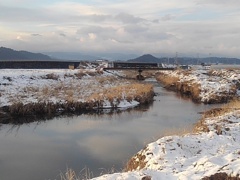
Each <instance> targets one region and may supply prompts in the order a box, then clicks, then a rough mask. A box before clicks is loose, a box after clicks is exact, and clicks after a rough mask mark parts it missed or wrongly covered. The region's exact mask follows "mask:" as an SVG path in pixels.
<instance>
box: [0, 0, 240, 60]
mask: <svg viewBox="0 0 240 180" xmlns="http://www.w3.org/2000/svg"><path fill="white" fill-rule="evenodd" d="M27 1H28V2H27V3H26V2H25V1H22V3H21V6H18V3H19V2H18V1H17V0H16V1H14V0H11V1H6V0H5V1H1V3H0V8H1V11H0V22H1V23H0V27H1V28H0V32H1V33H0V39H1V40H2V44H3V46H10V47H13V48H17V49H19V48H20V46H21V47H25V48H26V50H30V51H31V50H38V51H46V49H47V50H48V51H55V50H59V51H61V50H64V51H89V52H91V51H98V52H100V51H111V52H113V51H114V52H123V51H124V52H131V53H145V52H146V51H149V52H153V53H154V51H157V52H164V53H173V52H174V53H175V52H176V51H177V52H184V53H185V54H187V53H189V54H190V53H192V54H193V53H205V52H206V54H208V53H209V52H207V51H211V52H213V53H214V54H226V55H229V52H231V54H232V56H238V57H240V52H238V51H237V49H239V45H238V44H239V43H238V42H239V41H240V39H239V37H240V34H239V32H240V25H239V23H238V22H239V21H240V12H239V11H238V9H239V8H238V7H239V6H240V1H238V0H229V1H227V3H226V1H223V0H194V1H189V0H182V1H181V2H180V1H179V0H169V1H164V0H159V1H156V0H149V1H146V0H138V1H137V0H131V1H126V0H123V1H114V2H112V1H110V0H103V1H97V0H95V1H91V0H89V1H82V2H81V3H77V2H76V1H75V2H70V1H53V2H52V3H51V4H47V3H45V4H43V2H46V1H42V4H41V5H39V6H38V4H35V5H34V6H29V4H31V5H33V4H34V2H35V1H33V0H27ZM13 2H15V4H12V3H13ZM17 2H18V3H17ZM38 3H40V2H38ZM13 37H15V38H13ZM16 37H19V38H18V41H17V42H16V39H17V38H16ZM19 40H21V41H23V40H24V42H20V41H19ZM23 43H24V44H23ZM103 44H104V46H103ZM23 45H24V46H23ZM18 46H19V47H18ZM146 53H148V52H146Z"/></svg>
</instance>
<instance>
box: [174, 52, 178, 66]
mask: <svg viewBox="0 0 240 180" xmlns="http://www.w3.org/2000/svg"><path fill="white" fill-rule="evenodd" d="M174 64H176V65H178V52H176V56H175V61H174Z"/></svg>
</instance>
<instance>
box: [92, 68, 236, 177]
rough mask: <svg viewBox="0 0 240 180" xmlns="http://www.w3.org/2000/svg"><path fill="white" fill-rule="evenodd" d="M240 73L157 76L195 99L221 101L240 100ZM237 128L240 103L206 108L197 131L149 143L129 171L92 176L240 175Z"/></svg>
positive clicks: (227, 71) (196, 128) (193, 72)
mask: <svg viewBox="0 0 240 180" xmlns="http://www.w3.org/2000/svg"><path fill="white" fill-rule="evenodd" d="M239 72H240V71H239V70H226V69H222V70H211V71H209V70H191V71H182V70H176V71H174V72H161V73H160V74H159V75H160V76H161V77H160V81H161V82H162V80H164V79H165V80H166V81H169V82H165V81H164V84H165V85H166V86H168V88H173V89H175V88H178V89H177V90H178V91H180V90H181V91H182V93H185V94H187V95H189V96H192V95H194V96H195V95H197V97H194V98H196V99H197V100H199V102H204V103H220V102H226V101H229V100H231V99H234V98H236V99H238V97H239V79H240V75H239ZM176 82H178V83H176ZM183 84H184V85H183ZM172 86H174V87H172ZM175 90H176V89H175ZM194 91H196V92H194ZM194 93H195V94H194ZM214 98H215V99H214ZM239 130H240V102H239V100H235V101H234V102H232V103H230V104H227V105H224V106H223V107H222V108H217V109H214V110H210V111H208V112H205V113H204V114H203V118H202V119H201V120H199V122H198V123H197V124H196V126H195V129H194V130H193V132H191V133H189V134H185V135H182V136H166V137H163V138H160V139H158V140H157V141H155V142H153V143H150V144H148V145H147V146H146V147H145V148H144V149H143V150H141V151H139V152H138V153H137V154H136V155H134V156H133V157H132V158H131V160H130V161H129V162H128V164H127V166H126V171H127V172H123V173H115V174H107V175H103V176H101V177H97V178H94V180H115V179H119V180H120V179H129V180H130V179H131V180H132V179H142V180H150V179H153V180H154V179H155V180H156V179H169V180H170V179H172V180H175V179H181V180H188V179H205V180H208V179H209V180H210V179H213V180H214V179H240V131H239Z"/></svg>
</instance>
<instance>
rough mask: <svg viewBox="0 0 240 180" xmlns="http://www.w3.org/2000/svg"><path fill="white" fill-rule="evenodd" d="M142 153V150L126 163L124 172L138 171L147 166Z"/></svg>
mask: <svg viewBox="0 0 240 180" xmlns="http://www.w3.org/2000/svg"><path fill="white" fill-rule="evenodd" d="M143 151H144V149H143V150H142V151H141V152H139V153H137V154H136V155H135V156H133V157H132V158H131V159H130V160H129V161H128V163H127V164H126V166H125V168H124V172H128V171H134V170H140V169H143V168H144V167H145V166H146V164H147V162H146V161H145V159H146V156H145V155H143V154H142V153H143Z"/></svg>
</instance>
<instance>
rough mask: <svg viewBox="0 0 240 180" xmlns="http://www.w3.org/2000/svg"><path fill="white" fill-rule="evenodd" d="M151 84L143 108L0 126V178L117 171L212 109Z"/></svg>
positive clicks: (37, 177)
mask: <svg viewBox="0 0 240 180" xmlns="http://www.w3.org/2000/svg"><path fill="white" fill-rule="evenodd" d="M152 83H154V84H155V89H154V90H155V92H156V94H157V96H155V97H154V102H153V104H152V105H150V106H148V107H140V108H136V109H132V110H130V111H124V112H121V113H115V114H112V115H99V116H98V115H81V116H73V117H62V118H55V119H53V120H49V121H46V122H40V123H37V122H35V123H31V124H24V125H21V126H12V125H1V126H0V179H4V180H13V179H35V180H45V179H51V180H54V179H60V174H61V173H64V172H65V171H66V169H67V168H71V169H73V170H74V171H76V172H77V173H78V172H80V171H81V170H83V169H84V168H85V167H87V168H88V169H89V170H90V171H91V174H92V176H99V175H100V174H101V173H110V172H112V170H114V171H120V170H121V169H122V168H123V167H124V165H125V163H126V162H127V160H129V159H130V158H131V157H132V156H133V155H134V154H135V153H137V152H138V151H139V150H141V149H142V148H143V147H144V146H145V145H146V144H147V143H150V142H152V141H154V140H156V139H157V138H159V137H161V136H163V135H165V134H167V133H168V132H174V131H176V130H179V129H189V128H191V127H192V126H193V124H194V123H195V122H197V121H198V120H199V119H200V117H201V115H200V113H199V112H203V111H206V110H207V109H209V108H211V107H212V106H210V105H203V104H194V103H193V102H192V101H191V100H185V99H182V98H181V97H178V96H177V95H176V94H175V93H174V92H169V91H166V90H165V89H164V88H162V87H161V86H160V85H159V84H158V83H157V82H156V81H154V80H152ZM82 173H84V172H83V171H82Z"/></svg>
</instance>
